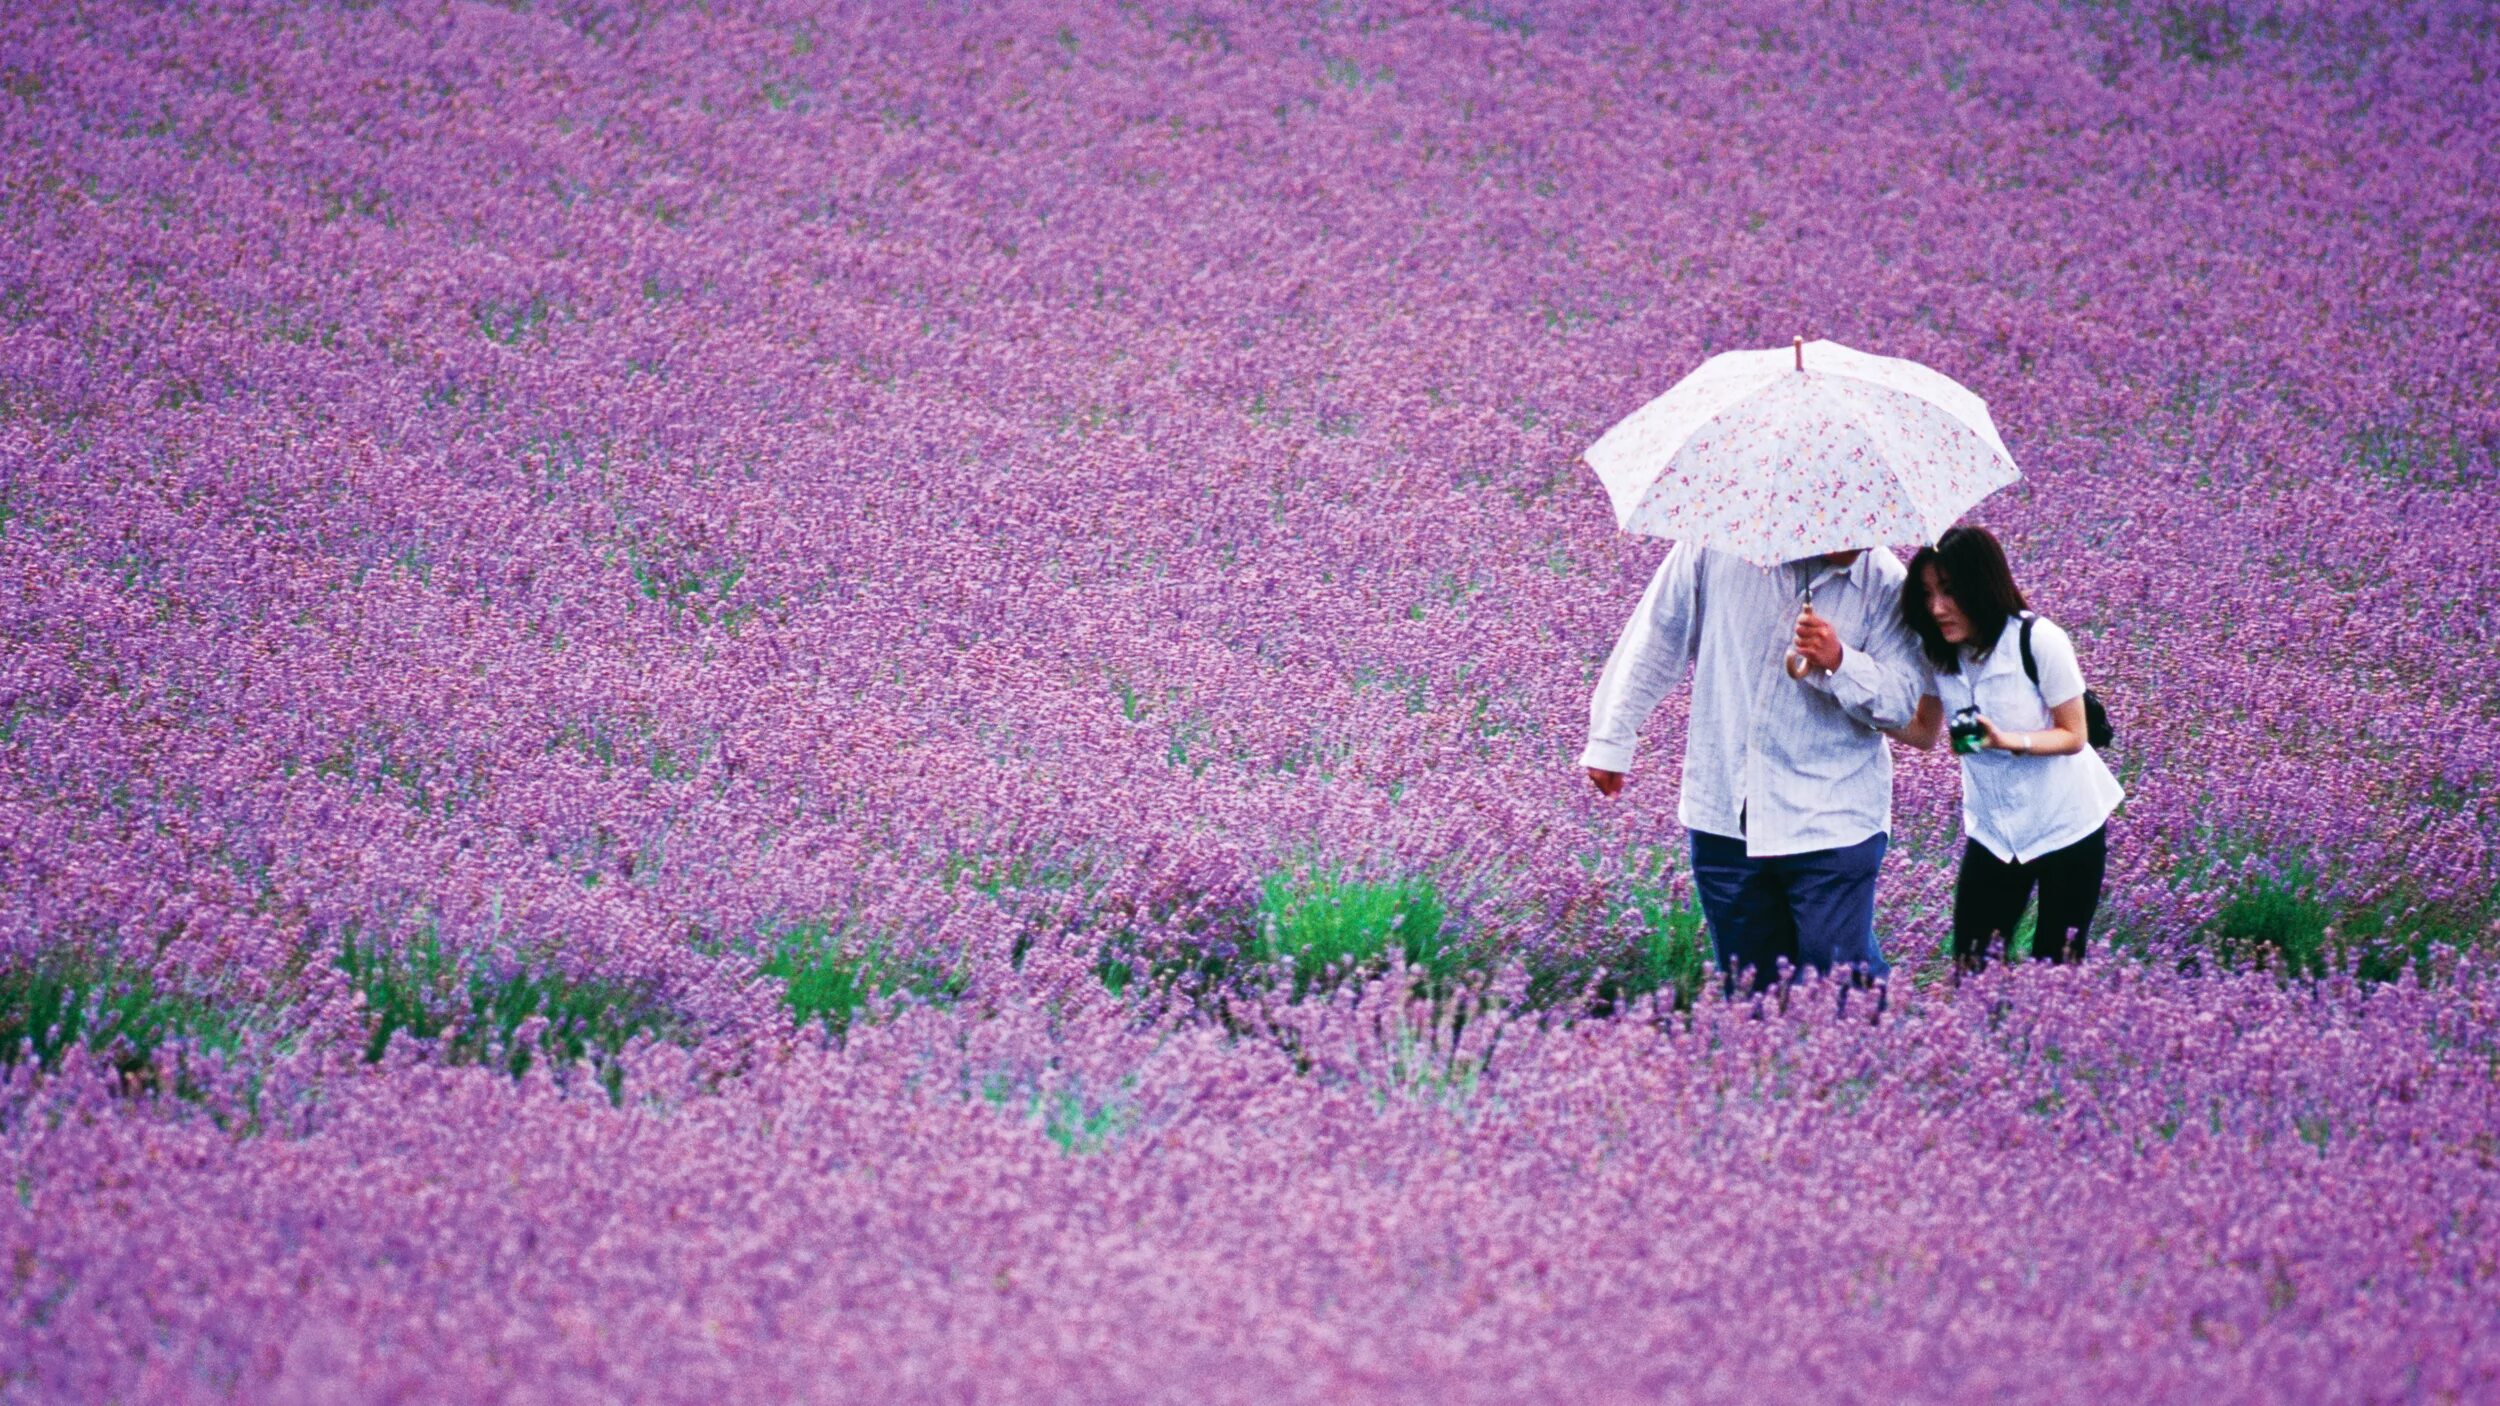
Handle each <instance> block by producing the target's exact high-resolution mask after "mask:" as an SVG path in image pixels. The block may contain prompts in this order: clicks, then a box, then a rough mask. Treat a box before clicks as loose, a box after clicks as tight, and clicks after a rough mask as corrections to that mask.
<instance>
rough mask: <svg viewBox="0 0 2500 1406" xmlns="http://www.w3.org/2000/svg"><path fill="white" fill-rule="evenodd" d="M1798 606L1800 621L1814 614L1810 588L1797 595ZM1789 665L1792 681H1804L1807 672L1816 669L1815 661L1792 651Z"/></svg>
mask: <svg viewBox="0 0 2500 1406" xmlns="http://www.w3.org/2000/svg"><path fill="white" fill-rule="evenodd" d="M1797 604H1798V610H1797V616H1798V618H1799V619H1801V620H1802V619H1803V618H1805V617H1806V616H1808V615H1812V614H1813V613H1814V592H1813V590H1812V589H1811V588H1809V589H1807V590H1802V591H1799V592H1798V593H1797ZM1787 665H1788V676H1789V677H1790V678H1792V679H1799V680H1802V679H1804V678H1805V676H1806V671H1807V670H1809V669H1812V668H1813V667H1814V661H1813V660H1811V659H1808V658H1807V657H1805V656H1804V655H1802V654H1799V653H1798V652H1797V651H1795V650H1793V649H1792V650H1790V651H1788V661H1787Z"/></svg>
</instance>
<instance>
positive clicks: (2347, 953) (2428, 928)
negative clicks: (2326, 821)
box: [2191, 838, 2500, 981]
mask: <svg viewBox="0 0 2500 1406" xmlns="http://www.w3.org/2000/svg"><path fill="white" fill-rule="evenodd" d="M2218 847H2219V848H2220V849H2221V850H2222V852H2225V853H2230V852H2233V851H2237V852H2238V853H2239V856H2240V857H2239V859H2238V862H2237V863H2236V864H2233V865H2228V866H2225V865H2223V864H2219V863H2217V864H2215V865H2213V866H2212V867H2210V868H2209V869H2207V870H2205V871H2204V872H2203V873H2202V874H2201V875H2196V876H2193V877H2192V878H2191V882H2202V883H2205V884H2207V885H2210V886H2220V887H2223V888H2224V889H2225V890H2226V892H2227V895H2228V896H2227V897H2226V898H2225V899H2224V901H2223V903H2222V906H2221V908H2220V909H2219V911H2217V912H2216V913H2215V915H2214V919H2213V922H2212V923H2211V925H2210V926H2209V927H2208V929H2207V931H2206V932H2205V933H2204V934H2203V938H2204V946H2205V947H2206V948H2207V949H2208V950H2209V951H2211V952H2212V953H2213V954H2214V955H2215V956H2216V957H2217V958H2218V959H2220V960H2221V961H2222V962H2223V963H2224V964H2225V965H2228V966H2243V965H2253V964H2257V963H2263V964H2265V965H2267V966H2270V967H2273V968H2275V969H2277V970H2279V971H2282V972H2284V973H2285V974H2287V975H2291V976H2305V977H2317V976H2323V975H2325V974H2327V973H2328V972H2331V971H2350V972H2351V973H2352V974H2353V976H2354V977H2355V978H2357V979H2358V980H2361V981H2392V980H2394V979H2396V978H2397V977H2398V976H2400V975H2402V974H2403V973H2404V972H2405V971H2406V970H2407V969H2408V968H2410V969H2411V970H2412V971H2413V972H2414V973H2415V974H2416V975H2417V976H2421V977H2425V978H2427V977H2428V976H2429V975H2430V974H2431V969H2432V958H2433V956H2434V955H2435V954H2436V953H2438V952H2439V951H2441V950H2443V949H2445V950H2450V951H2463V950H2465V949H2467V948H2469V947H2472V946H2474V945H2475V944H2476V943H2477V942H2478V941H2480V940H2481V938H2482V936H2483V934H2484V933H2486V932H2487V931H2489V929H2490V925H2491V923H2492V920H2493V918H2494V916H2495V913H2500V894H2495V895H2493V896H2492V897H2491V898H2489V899H2486V900H2485V901H2484V902H2482V903H2480V904H2476V903H2473V902H2471V901H2465V902H2460V901H2456V900H2432V899H2426V898H2423V897H2422V896H2421V895H2419V894H2418V893H2417V892H2416V891H2415V890H2414V889H2412V888H2411V887H2410V886H2408V885H2405V884H2402V883H2399V884H2396V885H2394V886H2393V887H2391V888H2389V889H2387V890H2386V891H2384V892H2383V893H2380V894H2378V895H2377V896H2375V897H2373V898H2370V899H2368V900H2366V901H2364V900H2355V899H2348V898H2343V897H2341V896H2339V895H2338V894H2336V893H2335V891H2334V888H2333V886H2332V885H2330V884H2328V883H2327V882H2325V880H2324V878H2323V876H2322V875H2321V874H2320V873H2319V872H2318V870H2317V868H2316V866H2315V865H2314V864H2313V863H2312V862H2311V861H2310V860H2309V859H2308V857H2307V856H2305V855H2302V854H2298V853H2293V854H2289V855H2269V854H2265V853H2263V852H2256V851H2252V850H2250V849H2249V848H2248V847H2245V846H2237V845H2232V844H2230V842H2229V841H2228V840H2227V838H2226V839H2225V840H2223V841H2222V842H2220V844H2219V846H2218Z"/></svg>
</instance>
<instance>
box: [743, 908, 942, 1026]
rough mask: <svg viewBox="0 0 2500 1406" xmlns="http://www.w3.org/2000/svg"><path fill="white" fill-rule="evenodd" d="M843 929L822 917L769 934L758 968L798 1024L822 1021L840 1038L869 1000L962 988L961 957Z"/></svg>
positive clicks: (931, 995) (934, 995)
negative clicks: (846, 935)
mask: <svg viewBox="0 0 2500 1406" xmlns="http://www.w3.org/2000/svg"><path fill="white" fill-rule="evenodd" d="M842 939H843V931H842V930H841V929H839V928H837V927H835V926H834V925H833V924H830V923H827V922H825V921H823V920H821V919H811V920H809V921H806V922H802V923H795V924H792V925H790V926H788V927H785V928H783V929H781V930H780V931H779V932H778V933H776V934H775V935H774V936H773V939H772V942H771V944H770V948H769V950H768V951H767V953H766V954H765V958H764V963H763V972H764V974H765V975H766V976H772V977H778V978H780V980H781V982H782V1000H783V1001H784V1002H785V1003H787V1004H788V1005H789V1007H790V1014H791V1016H792V1017H793V1018H795V1019H796V1020H797V1021H798V1023H799V1024H801V1025H807V1024H810V1023H816V1024H821V1025H823V1026H824V1027H825V1029H826V1030H827V1031H828V1032H829V1033H831V1034H832V1035H833V1037H834V1038H835V1039H837V1040H838V1039H841V1038H843V1037H844V1036H846V1035H848V1034H849V1033H850V1029H851V1025H852V1023H853V1022H854V1021H856V1020H857V1019H858V1018H859V1016H860V1013H861V1012H862V1011H864V1010H866V1009H867V1008H868V1007H869V1005H870V1003H871V1002H881V1001H890V1000H893V999H895V998H896V997H898V996H910V997H914V998H917V999H919V1000H922V1001H929V1002H939V1001H948V1000H952V999H953V998H954V997H956V996H958V995H960V994H961V993H962V991H963V988H964V981H963V975H962V972H961V970H960V967H961V963H960V962H958V963H955V964H953V965H951V966H950V965H948V964H946V963H942V962H940V961H938V960H937V959H936V958H935V957H933V956H931V955H929V954H927V953H923V952H904V951H901V950H900V949H898V948H897V947H896V946H894V945H893V944H891V943H889V942H887V941H885V940H882V939H876V940H871V941H869V942H866V943H864V944H859V945H856V946H854V945H852V944H849V943H846V942H844V941H843V940H842Z"/></svg>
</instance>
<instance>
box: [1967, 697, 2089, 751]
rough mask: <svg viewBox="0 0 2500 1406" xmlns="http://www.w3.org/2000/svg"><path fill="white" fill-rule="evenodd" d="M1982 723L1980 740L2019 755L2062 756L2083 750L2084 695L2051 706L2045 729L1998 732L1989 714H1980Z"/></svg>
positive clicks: (1984, 743)
mask: <svg viewBox="0 0 2500 1406" xmlns="http://www.w3.org/2000/svg"><path fill="white" fill-rule="evenodd" d="M1979 725H1980V727H1982V728H1984V729H1986V731H1985V732H1983V733H1982V734H1981V735H1980V739H1979V740H1980V742H1981V743H1982V744H1983V745H1985V746H1989V747H1994V748H1996V749H1997V750H1998V751H2000V752H2012V753H2013V754H2014V755H2016V756H2018V757H2063V756H2067V755H2070V754H2072V753H2075V752H2080V751H2082V750H2083V699H2082V698H2081V697H2079V696H2078V697H2075V698H2070V699H2068V700H2066V701H2065V702H2063V703H2060V704H2058V705H2057V706H2056V707H2054V708H2051V709H2050V710H2049V728H2048V730H2047V731H2046V732H1999V731H1998V730H1997V725H1996V724H1995V723H1992V722H1990V721H1988V715H1987V714H1985V713H1982V714H1980V715H1979Z"/></svg>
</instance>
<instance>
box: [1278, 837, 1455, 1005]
mask: <svg viewBox="0 0 2500 1406" xmlns="http://www.w3.org/2000/svg"><path fill="white" fill-rule="evenodd" d="M1257 923H1258V929H1257V933H1258V935H1257V939H1256V941H1255V943H1254V945H1253V949H1252V953H1253V956H1254V958H1255V960H1257V961H1260V962H1263V963H1269V964H1274V965H1276V966H1279V967H1282V968H1284V969H1286V970H1287V971H1288V972H1289V973H1290V976H1291V980H1292V983H1293V995H1294V999H1296V1000H1300V999H1301V998H1302V997H1304V996H1306V995H1309V994H1311V993H1313V992H1315V991H1325V990H1328V989H1331V988H1333V987H1334V986H1336V985H1337V984H1338V983H1339V982H1341V981H1344V980H1346V979H1348V978H1350V977H1356V976H1363V975H1370V974H1373V973H1377V972H1380V971H1382V970H1385V969H1386V968H1387V967H1388V965H1389V959H1390V957H1391V955H1392V954H1395V955H1398V956H1401V957H1403V958H1404V959H1405V962H1406V964H1407V965H1408V966H1410V967H1413V968H1415V969H1417V970H1419V971H1421V972H1423V973H1424V974H1425V976H1426V977H1427V979H1428V980H1429V982H1430V983H1431V985H1432V986H1433V987H1434V988H1435V989H1436V990H1440V989H1447V988H1448V987H1449V986H1450V985H1451V984H1453V983H1454V982H1455V981H1456V980H1457V979H1458V978H1459V977H1460V976H1461V975H1463V974H1465V973H1467V972H1469V971H1471V970H1474V969H1475V968H1477V967H1478V966H1479V965H1480V964H1481V963H1480V959H1479V954H1477V953H1475V952H1474V951H1472V950H1471V949H1470V946H1469V945H1468V944H1467V943H1465V942H1463V941H1461V940H1459V939H1458V937H1457V935H1456V934H1455V932H1454V931H1453V930H1452V925H1451V923H1450V920H1449V911H1448V908H1447V906H1446V905H1445V904H1444V903H1443V901H1442V898H1441V892H1440V889H1439V888H1438V887H1437V886H1436V885H1435V884H1434V883H1433V881H1432V880H1431V879H1429V878H1425V877H1421V876H1411V875H1410V876H1399V877H1390V878H1383V879H1359V878H1349V877H1346V876H1345V875H1344V874H1342V873H1341V872H1339V871H1338V870H1337V869H1335V868H1333V867H1331V868H1326V869H1317V870H1310V869H1299V870H1287V871H1279V872H1277V873H1272V874H1270V875H1268V876H1267V877H1266V879H1264V880H1263V881H1262V882H1261V883H1260V885H1259V902H1258V909H1257Z"/></svg>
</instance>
